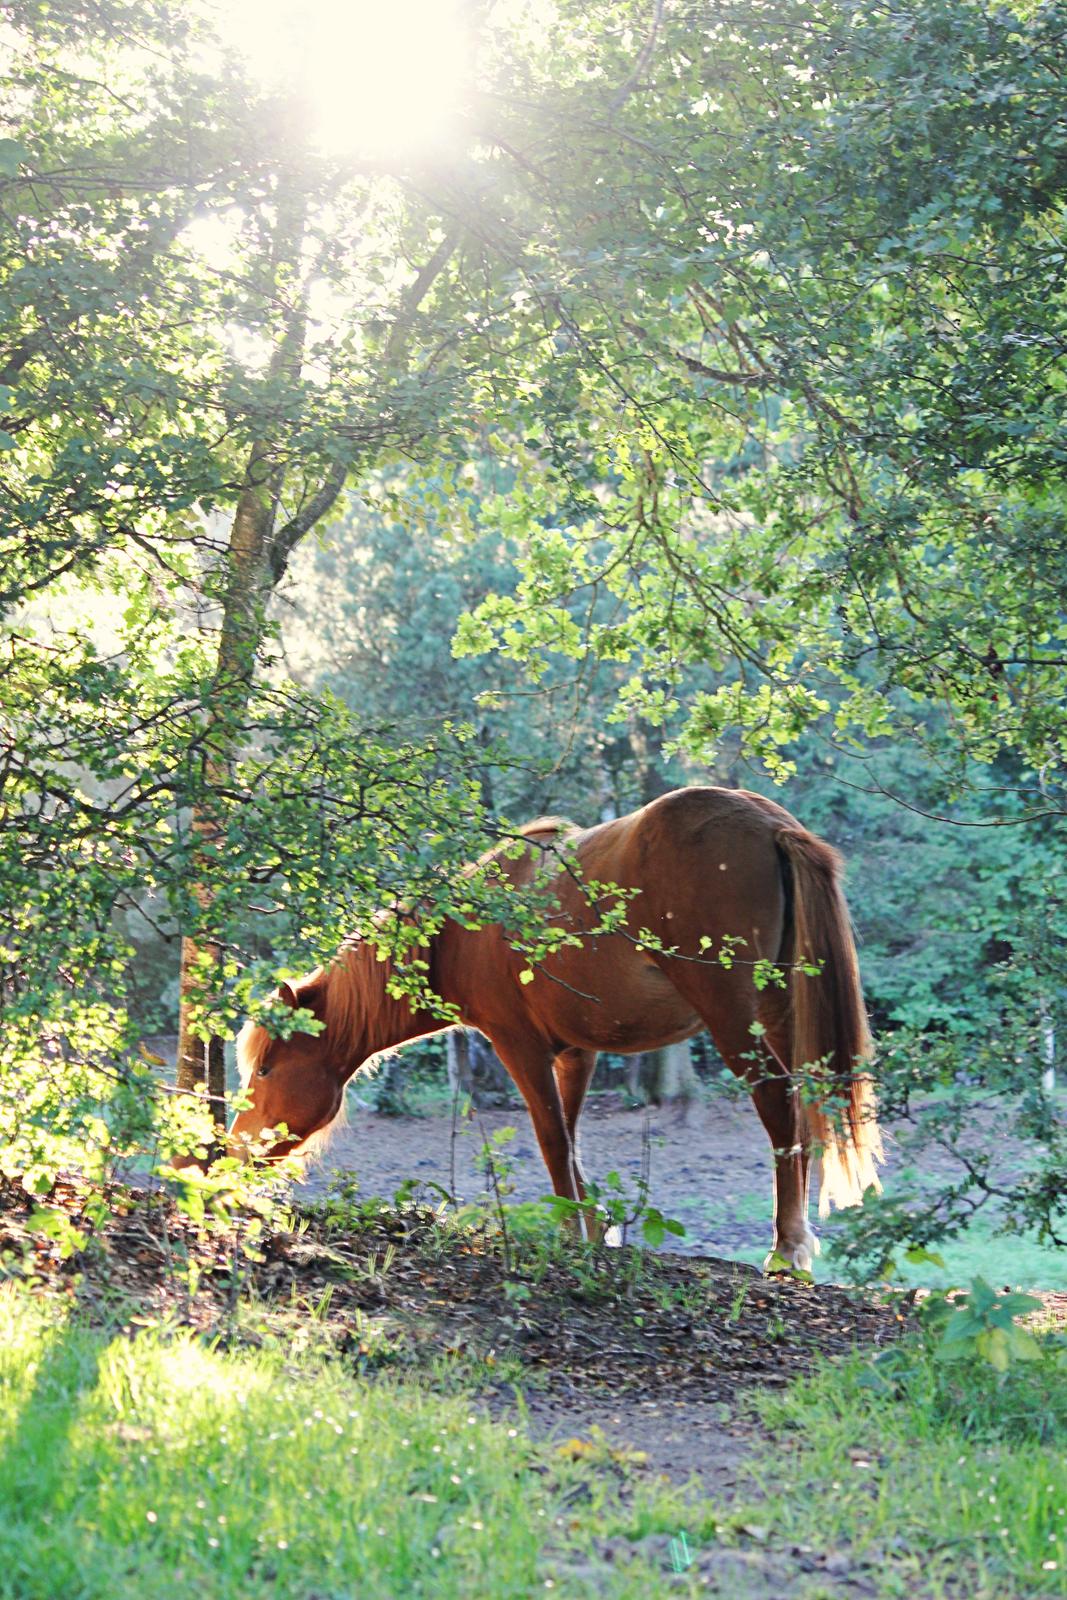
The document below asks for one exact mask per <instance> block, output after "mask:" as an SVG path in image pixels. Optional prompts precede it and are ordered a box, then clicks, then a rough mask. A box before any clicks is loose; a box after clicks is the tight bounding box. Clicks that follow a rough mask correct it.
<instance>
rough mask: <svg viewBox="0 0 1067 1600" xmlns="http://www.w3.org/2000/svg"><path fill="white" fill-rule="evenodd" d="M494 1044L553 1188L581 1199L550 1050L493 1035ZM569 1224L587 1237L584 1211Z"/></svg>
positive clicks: (531, 1041) (524, 1040) (533, 1042)
mask: <svg viewBox="0 0 1067 1600" xmlns="http://www.w3.org/2000/svg"><path fill="white" fill-rule="evenodd" d="M493 1046H494V1048H495V1050H496V1053H497V1055H498V1056H499V1057H500V1059H501V1061H503V1063H504V1065H505V1066H506V1067H507V1069H508V1071H509V1072H510V1074H511V1076H512V1078H513V1079H514V1081H515V1084H516V1087H517V1088H518V1090H519V1093H520V1094H521V1095H522V1098H523V1099H524V1100H525V1102H526V1108H527V1110H528V1111H529V1113H530V1121H531V1122H532V1123H533V1127H534V1132H535V1133H536V1135H537V1142H538V1144H539V1145H540V1147H541V1155H542V1156H543V1158H544V1163H545V1166H546V1167H547V1168H548V1176H549V1178H550V1179H551V1182H552V1188H553V1191H554V1192H555V1193H556V1194H558V1195H561V1196H562V1197H563V1198H564V1199H565V1200H575V1201H581V1200H582V1199H584V1191H583V1189H582V1185H581V1180H580V1178H579V1175H578V1170H577V1166H576V1163H575V1157H574V1142H573V1140H572V1138H571V1130H570V1128H569V1127H568V1124H567V1115H566V1111H565V1109H564V1104H563V1099H562V1096H561V1095H560V1091H559V1085H558V1083H557V1082H556V1075H555V1072H554V1071H553V1054H552V1051H551V1050H549V1049H547V1048H546V1047H545V1046H544V1045H543V1044H541V1043H540V1041H538V1040H536V1039H529V1038H520V1037H510V1038H505V1037H501V1036H500V1035H499V1034H494V1035H493ZM568 1225H569V1226H570V1227H572V1228H573V1229H574V1231H575V1232H577V1233H579V1234H580V1235H581V1237H583V1238H587V1237H588V1234H589V1230H588V1227H587V1223H586V1218H585V1215H584V1213H583V1212H581V1211H579V1212H576V1213H575V1216H574V1218H573V1219H572V1220H569V1223H568Z"/></svg>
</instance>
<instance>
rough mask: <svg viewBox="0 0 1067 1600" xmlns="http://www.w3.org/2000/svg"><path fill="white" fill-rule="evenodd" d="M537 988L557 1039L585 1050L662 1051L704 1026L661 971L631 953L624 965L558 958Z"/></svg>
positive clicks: (591, 958)
mask: <svg viewBox="0 0 1067 1600" xmlns="http://www.w3.org/2000/svg"><path fill="white" fill-rule="evenodd" d="M614 953H615V952H613V954H614ZM534 982H535V983H539V984H540V985H541V986H542V987H541V993H540V995H539V997H538V999H539V1001H540V1004H541V1006H542V1007H545V1008H546V1009H549V1010H550V1011H551V1020H552V1024H553V1031H554V1032H555V1033H556V1035H557V1036H558V1038H559V1039H560V1040H561V1041H562V1042H563V1043H565V1044H567V1045H572V1046H578V1047H579V1048H581V1049H584V1050H615V1051H618V1052H619V1053H620V1054H622V1055H627V1054H629V1053H632V1052H634V1051H638V1050H658V1049H659V1048H660V1047H661V1046H662V1045H668V1044H677V1043H678V1041H679V1040H680V1039H689V1038H691V1037H692V1035H693V1034H695V1033H699V1032H700V1029H701V1028H702V1027H703V1026H704V1024H703V1022H702V1021H701V1019H700V1017H699V1016H698V1014H697V1013H696V1012H695V1011H694V1010H693V1008H692V1006H691V1005H690V1004H689V1003H688V1001H687V1000H685V999H683V997H682V996H681V995H680V994H679V993H678V991H677V989H676V988H675V987H674V985H673V983H671V981H670V979H669V978H668V977H667V976H666V975H665V974H664V973H663V972H661V971H660V969H659V967H657V966H655V965H653V963H652V962H651V961H649V960H648V959H647V958H643V957H642V956H640V955H638V954H637V953H636V952H634V951H632V950H626V951H625V952H624V956H623V960H622V961H621V962H620V961H618V960H617V959H616V960H611V959H610V958H609V957H608V956H607V954H606V953H605V956H604V957H603V958H602V959H599V960H598V959H597V957H596V956H593V955H591V953H590V952H588V951H587V952H586V953H585V959H584V960H581V961H573V960H572V961H569V962H568V961H562V962H559V961H558V958H557V963H554V962H552V961H549V962H546V963H545V970H544V971H543V972H542V973H539V974H538V975H537V976H536V977H535V979H534ZM551 991H555V992H554V993H552V992H551ZM531 998H532V996H531ZM546 1002H547V1005H546Z"/></svg>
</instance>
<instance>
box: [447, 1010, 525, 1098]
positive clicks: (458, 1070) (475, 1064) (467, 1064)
mask: <svg viewBox="0 0 1067 1600" xmlns="http://www.w3.org/2000/svg"><path fill="white" fill-rule="evenodd" d="M446 1038H447V1050H448V1086H449V1088H450V1089H451V1091H452V1093H453V1094H454V1095H455V1094H462V1095H469V1096H470V1099H471V1101H472V1102H473V1104H474V1105H476V1106H477V1107H478V1109H479V1111H484V1110H486V1108H487V1107H489V1106H506V1105H509V1104H510V1102H511V1079H510V1078H509V1077H508V1073H507V1069H506V1067H505V1066H504V1064H503V1062H502V1061H501V1060H500V1057H499V1056H498V1055H497V1053H496V1051H495V1050H494V1049H493V1047H492V1045H491V1044H490V1043H489V1041H488V1039H486V1038H485V1036H484V1035H483V1034H480V1033H478V1032H477V1030H476V1029H474V1028H452V1029H451V1030H450V1031H449V1033H448V1034H447V1036H446Z"/></svg>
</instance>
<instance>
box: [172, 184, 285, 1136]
mask: <svg viewBox="0 0 1067 1600" xmlns="http://www.w3.org/2000/svg"><path fill="white" fill-rule="evenodd" d="M306 227H307V209H306V201H305V198H304V196H303V195H302V194H299V193H295V192H293V191H289V192H287V193H282V194H281V195H280V196H279V201H278V220H277V225H276V228H275V231H274V236H273V238H272V240H271V248H270V254H269V257H268V260H267V262H266V263H265V267H266V270H265V272H264V285H263V291H264V298H265V300H271V299H275V298H281V297H282V290H283V289H284V288H285V287H286V286H285V285H284V284H283V282H282V280H283V277H285V276H286V275H290V276H292V277H293V278H294V279H295V280H296V284H297V291H296V293H295V294H293V295H292V296H291V298H290V299H289V302H288V309H287V312H286V316H285V321H284V324H283V327H282V331H281V334H280V336H279V339H278V343H277V345H276V346H275V349H274V353H273V355H272V357H271V361H270V365H269V368H268V372H267V382H268V384H269V383H271V382H277V381H278V380H279V379H281V378H282V377H284V376H286V375H287V374H288V375H290V376H294V377H296V376H299V373H300V367H301V364H302V361H303V353H304V340H305V331H306V312H305V306H304V287H303V286H302V285H301V284H300V281H299V274H300V258H301V253H302V250H303V244H304V235H305V231H306ZM281 489H282V478H281V475H280V474H278V473H276V472H274V471H272V467H271V444H270V441H268V439H267V438H265V437H260V438H257V439H255V440H254V441H253V444H252V448H251V450H250V451H249V456H248V463H247V465H246V467H245V473H244V479H243V482H242V485H241V492H240V494H239V495H238V498H237V507H236V510H235V512H234V518H233V524H232V526H231V528H230V542H229V547H228V549H227V552H226V575H225V587H224V591H223V600H222V622H221V627H220V630H219V644H218V658H217V665H216V668H215V675H214V678H213V680H212V686H211V696H210V699H209V702H208V719H209V721H208V729H207V737H206V740H205V750H206V752H207V754H206V759H205V766H204V777H205V780H206V790H207V798H206V800H202V801H201V802H200V804H199V805H197V806H195V807H194V810H193V816H192V821H191V827H192V832H193V834H194V836H195V839H196V850H195V854H194V861H193V871H194V874H198V873H202V876H195V877H194V881H193V883H192V886H191V891H190V892H191V894H192V897H193V899H194V900H195V901H196V903H197V905H198V906H199V908H200V913H201V916H200V918H199V921H200V922H201V924H206V923H207V922H208V920H209V917H210V913H211V907H212V901H213V896H212V892H211V888H210V885H209V880H210V865H211V856H212V854H213V852H214V850H215V848H216V846H217V843H218V839H219V825H218V819H217V817H216V815H215V812H214V808H213V807H212V805H211V798H210V797H211V794H212V791H213V790H214V789H216V788H217V787H219V786H221V785H222V784H224V783H225V782H226V781H227V779H228V778H229V776H230V772H231V769H232V764H233V758H234V756H235V754H236V752H237V749H238V747H239V744H240V740H241V736H242V728H243V723H244V718H245V714H246V712H247V710H248V704H249V699H250V697H251V692H252V680H253V675H254V673H255V666H256V659H257V656H258V653H259V648H260V645H261V643H262V640H263V634H264V626H265V622H266V611H267V603H268V601H269V599H270V594H271V590H272V588H273V586H274V583H273V575H272V571H271V563H270V559H269V558H270V544H271V537H272V535H273V532H274V524H275V519H276V515H277V507H278V502H279V498H280V495H281ZM220 956H221V951H220V949H219V947H218V945H217V944H215V943H214V942H213V941H212V940H211V939H210V938H207V939H205V938H204V937H203V935H202V934H201V935H199V936H197V935H193V934H189V933H187V934H185V935H183V938H182V952H181V977H180V980H179V1015H178V1057H177V1084H178V1088H179V1089H182V1090H186V1091H196V1090H200V1092H203V1089H202V1086H203V1085H205V1084H206V1091H207V1095H208V1098H209V1102H210V1105H211V1111H212V1115H213V1118H214V1121H215V1124H216V1126H217V1127H218V1128H220V1129H221V1128H223V1127H225V1123H226V1073H225V1065H224V1058H223V1041H222V1039H221V1038H219V1037H217V1036H215V1035H212V1034H211V1033H210V1031H209V1028H210V1024H209V1021H208V1018H207V1017H206V1016H204V1015H203V1014H202V1007H203V1005H204V1002H205V1001H207V1000H208V999H209V996H210V994H211V991H212V989H213V988H215V987H216V986H217V968H218V965H219V960H220ZM205 1032H207V1037H206V1038H205V1037H204V1035H205Z"/></svg>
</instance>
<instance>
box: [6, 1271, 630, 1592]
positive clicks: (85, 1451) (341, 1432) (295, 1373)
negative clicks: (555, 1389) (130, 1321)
mask: <svg viewBox="0 0 1067 1600" xmlns="http://www.w3.org/2000/svg"><path fill="white" fill-rule="evenodd" d="M616 1487H617V1485H615V1484H613V1483H611V1482H608V1481H606V1480H605V1478H604V1475H603V1473H600V1474H598V1473H597V1472H595V1471H594V1470H592V1468H590V1467H589V1466H588V1465H586V1464H584V1463H582V1462H567V1461H565V1460H563V1459H562V1458H555V1457H553V1456H552V1454H551V1452H548V1451H546V1450H545V1449H544V1448H543V1447H539V1446H536V1445H534V1444H532V1443H531V1441H530V1440H529V1439H528V1438H527V1437H526V1436H525V1434H524V1433H523V1431H522V1430H521V1429H520V1428H517V1427H509V1426H508V1425H507V1424H506V1423H493V1422H490V1421H488V1420H486V1419H485V1418H484V1417H482V1416H480V1415H477V1414H475V1413H474V1412H472V1411H471V1410H470V1408H469V1405H468V1403H467V1402H466V1401H465V1400H464V1399H463V1398H462V1397H458V1398H449V1397H442V1396H440V1395H436V1394H432V1393H429V1392H426V1391H424V1390H420V1389H418V1388H416V1387H414V1386H412V1385H402V1384H392V1383H388V1384H382V1383H370V1382H366V1381H362V1380H360V1379H359V1378H357V1377H354V1376H353V1375H352V1374H351V1372H350V1371H348V1370H346V1369H345V1368H344V1367H343V1366H342V1365H341V1364H340V1363H338V1362H336V1361H333V1362H327V1361H323V1360H316V1359H315V1358H310V1357H303V1358H300V1359H299V1360H290V1359H289V1358H288V1357H287V1355H286V1353H285V1352H284V1351H280V1350H273V1351H267V1352H258V1353H257V1352H248V1351H239V1352H227V1351H224V1350H223V1349H221V1348H219V1347H217V1346H213V1345H212V1344H210V1343H205V1342H203V1341H201V1340H197V1339H194V1338H192V1337H189V1336H187V1335H185V1334H182V1333H178V1332H174V1331H167V1330H148V1329H146V1330H141V1331H139V1332H135V1333H133V1334H130V1333H129V1332H128V1331H126V1332H120V1333H115V1334H113V1335H108V1334H102V1333H100V1332H99V1331H94V1330H91V1329H89V1328H87V1327H86V1326H85V1325H84V1324H82V1323H81V1322H79V1321H78V1320H77V1319H75V1318H70V1319H67V1320H63V1319H62V1318H59V1317H56V1316H55V1315H52V1314H51V1313H49V1312H47V1311H46V1310H43V1309H41V1308H40V1307H39V1306H38V1305H36V1304H34V1303H33V1302H31V1300H30V1298H29V1297H28V1295H27V1294H26V1293H25V1292H24V1291H13V1290H10V1289H9V1290H7V1291H5V1292H3V1293H2V1294H0V1505H2V1506H3V1508H4V1513H3V1516H2V1517H0V1595H2V1596H4V1597H11V1600H16V1597H17V1600H57V1597H58V1596H60V1595H61V1596H63V1597H64V1600H96V1597H100V1600H104V1597H107V1600H142V1597H143V1596H145V1595H149V1594H150V1595H152V1596H154V1597H158V1600H168V1597H175V1600H177V1597H178V1596H186V1595H190V1594H196V1595H197V1596H198V1597H206V1600H256V1597H259V1596H264V1597H266V1596H271V1597H272V1600H280V1597H286V1596H293V1597H294V1600H296V1597H300V1600H305V1597H306V1596H308V1595H310V1594H315V1595H321V1596H324V1597H325V1596H329V1597H333V1596H339V1595H345V1596H350V1595H359V1596H360V1597H364V1596H365V1597H368V1600H372V1597H378V1596H381V1597H393V1596H401V1595H403V1596H406V1595H419V1594H423V1595H433V1596H442V1597H447V1596H457V1597H459V1596H471V1595H493V1596H526V1595H529V1594H531V1593H533V1592H535V1591H538V1592H540V1591H543V1590H544V1588H545V1583H546V1579H549V1580H551V1579H552V1574H553V1570H554V1568H553V1562H554V1560H556V1559H563V1560H564V1561H565V1563H566V1562H567V1561H568V1559H569V1557H568V1552H572V1551H573V1549H574V1548H575V1547H576V1546H578V1545H580V1544H581V1543H582V1541H583V1539H585V1538H586V1534H587V1530H589V1529H591V1527H592V1526H596V1525H602V1524H603V1521H604V1518H605V1517H608V1518H610V1517H611V1516H612V1515H613V1513H612V1512H611V1509H610V1499H611V1495H612V1493H613V1492H614V1489H615V1488H616ZM575 1497H577V1498H578V1499H580V1501H581V1504H582V1507H583V1510H582V1514H581V1516H580V1517H575V1516H574V1515H573V1514H572V1513H571V1512H570V1511H568V1510H567V1508H568V1506H569V1505H572V1504H573V1503H574V1501H575ZM648 1578H649V1574H648V1572H647V1570H646V1569H645V1568H644V1567H643V1565H642V1564H641V1563H636V1564H635V1566H634V1570H633V1571H629V1572H628V1571H626V1570H625V1566H624V1570H622V1571H620V1572H618V1573H613V1572H611V1571H610V1570H605V1571H604V1572H603V1573H598V1575H597V1578H596V1586H595V1588H593V1589H590V1591H589V1592H590V1593H592V1592H596V1593H598V1594H610V1595H613V1596H619V1597H622V1596H626V1595H629V1594H633V1595H635V1596H636V1595H638V1594H639V1593H647V1589H648ZM568 1581H569V1580H568ZM590 1581H592V1580H590ZM569 1592H571V1593H579V1594H580V1593H584V1592H585V1590H584V1589H582V1588H581V1587H580V1586H579V1587H578V1588H574V1587H572V1588H571V1589H570V1590H569Z"/></svg>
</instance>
